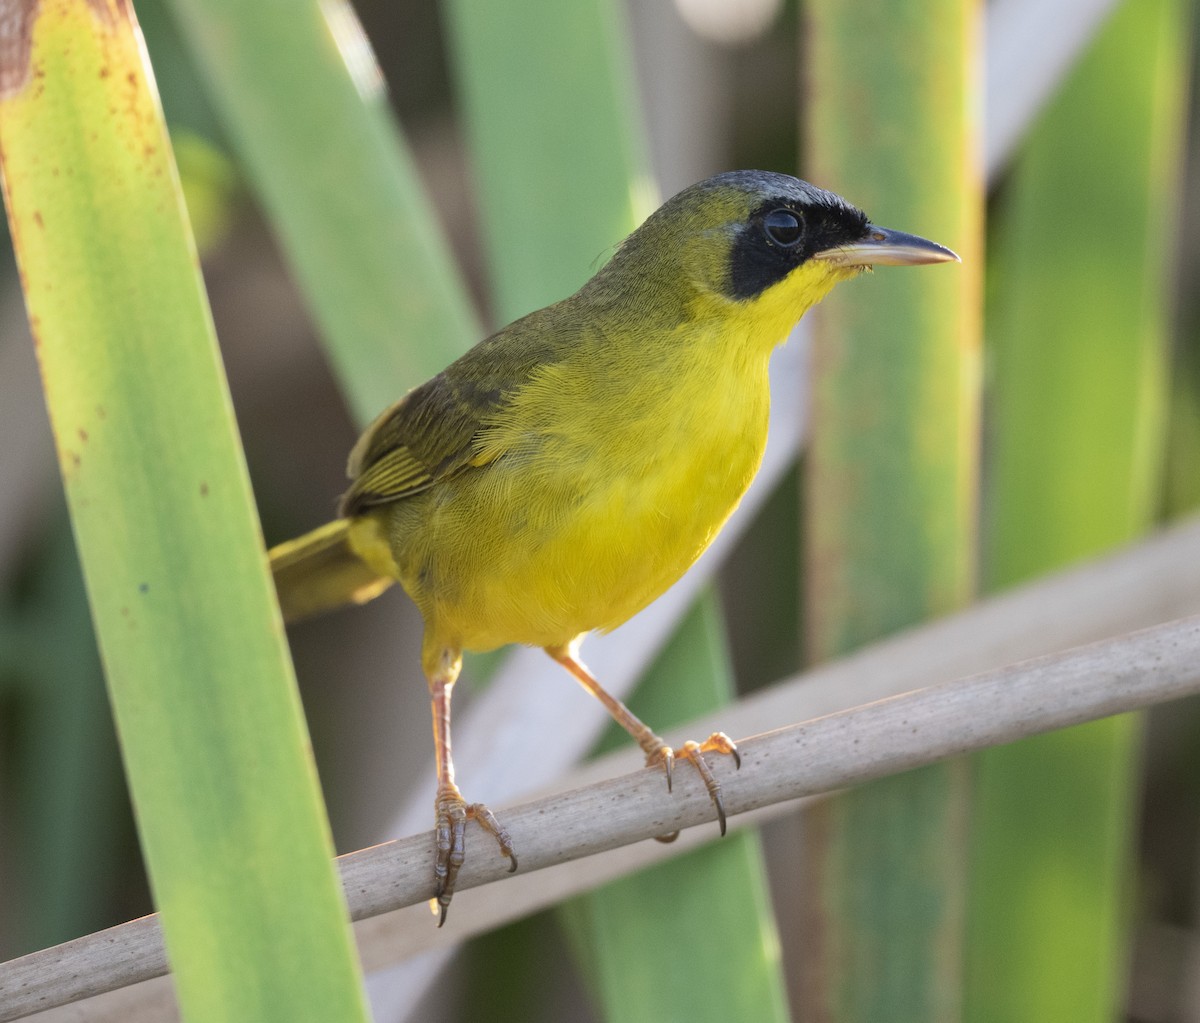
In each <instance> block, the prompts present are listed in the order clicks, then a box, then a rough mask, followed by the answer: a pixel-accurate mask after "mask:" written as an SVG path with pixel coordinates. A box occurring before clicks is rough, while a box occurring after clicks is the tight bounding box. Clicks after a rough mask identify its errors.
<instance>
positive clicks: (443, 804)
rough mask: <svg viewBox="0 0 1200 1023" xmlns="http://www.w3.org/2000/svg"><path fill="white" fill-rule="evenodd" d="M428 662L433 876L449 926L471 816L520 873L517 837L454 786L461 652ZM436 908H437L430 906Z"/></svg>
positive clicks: (440, 908) (443, 918)
mask: <svg viewBox="0 0 1200 1023" xmlns="http://www.w3.org/2000/svg"><path fill="white" fill-rule="evenodd" d="M432 661H433V663H432V664H427V668H426V673H427V676H428V680H429V695H430V699H431V701H432V704H433V748H434V755H435V757H436V759H437V780H438V786H437V797H436V798H435V799H434V807H435V810H436V818H435V821H436V823H435V838H436V845H437V853H436V856H435V859H434V865H433V874H434V879H435V881H436V885H437V889H436V890H437V896H436V898H435V900H434V903H435V904H436V906H437V909H436V912H438V926H439V927H441V926H442V924H444V923H445V922H446V911H447V910H448V909H449V908H450V900H451V899H452V898H453V897H454V886H455V883H456V882H457V881H458V871H459V868H460V867H462V865H463V860H464V859H466V828H467V821H468V820H471V819H472V818H473V819H475V820H476V821H478V822H479V824H480V826H481V827H482V828H483V829H484V830H485V831H487V832H488V833H490V834H491V836H492V837H493V838H494V839H495V840H496V844H497V845H499V846H500V852H501V853H502V854H503V855H505V856H507V857H508V858H509V860H510V861H511V862H512V866H511V867H509V873H512V872H513V871H514V870H516V869H517V857H516V856H515V855H514V853H513V844H512V839H511V838H509V836H508V832H507V831H505V830H504V828H503V827H501V825H500V822H499V821H497V820H496V818H495V816H494V815H493V814H492V811H491V810H489V809H488V808H487V807H486V806H484V805H483V803H468V802H467V801H466V800H464V799H463V797H462V793H461V792H460V791H459V790H458V786H457V785H455V784H454V758H453V756H452V754H451V751H450V696H451V694H452V693H453V691H454V683H455V682H456V681H457V680H458V673H459V671H460V670H461V669H462V655H461V654H460V653H459V652H458V651H456V650H444V651H441V652H440V653H438V654H437V655H435V657H434V658H432ZM431 905H432V904H431Z"/></svg>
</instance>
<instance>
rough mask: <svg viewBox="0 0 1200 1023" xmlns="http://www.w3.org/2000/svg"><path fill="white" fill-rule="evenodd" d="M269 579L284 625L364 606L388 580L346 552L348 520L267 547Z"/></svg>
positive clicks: (349, 550) (348, 540)
mask: <svg viewBox="0 0 1200 1023" xmlns="http://www.w3.org/2000/svg"><path fill="white" fill-rule="evenodd" d="M269 557H270V559H271V573H272V575H274V577H275V590H276V592H277V593H278V595H279V606H280V608H282V610H283V618H284V621H286V622H295V621H298V620H300V619H301V618H308V617H309V616H310V615H316V614H321V613H322V612H324V611H332V610H333V609H334V608H337V607H341V606H342V605H343V604H365V603H366V602H367V601H368V600H372V599H374V598H375V597H377V596H379V594H381V593H382V592H383V591H384V590H386V589H387V588H388V587H389V586H391V585H392V582H393V580H392V579H390V578H389V577H387V576H384V575H380V574H379V573H378V572H376V571H375V570H374V569H373V568H371V567H369V566H368V565H367V564H366V563H365V562H364V561H363V560H362V559H361V558H360V557H359V556H358V555H357V554H356V553H355V552H354V550H353V549H352V548H351V546H350V520H349V519H335V520H334V521H333V522H330V523H327V524H326V525H324V526H321V527H320V528H319V529H314V530H313V531H312V532H311V533H305V534H304V535H303V536H301V537H297V538H296V539H295V540H289V541H288V542H287V543H281V544H280V545H279V546H278V547H272V548H271V551H270V554H269Z"/></svg>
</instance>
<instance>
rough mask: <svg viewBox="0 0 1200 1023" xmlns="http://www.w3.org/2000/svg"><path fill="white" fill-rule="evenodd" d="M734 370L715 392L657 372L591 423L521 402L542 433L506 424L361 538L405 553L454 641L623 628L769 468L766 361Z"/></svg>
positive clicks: (476, 645)
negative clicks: (698, 394)
mask: <svg viewBox="0 0 1200 1023" xmlns="http://www.w3.org/2000/svg"><path fill="white" fill-rule="evenodd" d="M722 369H723V370H725V372H724V374H723V376H724V379H722V378H721V377H717V378H715V379H714V378H713V377H712V376H711V374H705V373H704V368H703V367H695V370H696V373H697V378H698V379H699V378H701V377H702V376H703V377H704V380H705V387H706V389H707V391H706V397H705V400H703V401H701V402H697V401H696V399H695V393H694V391H693V392H692V393H691V394H690V395H689V394H688V393H681V390H684V391H686V388H685V389H681V388H680V387H679V386H678V385H679V381H678V380H677V379H675V380H672V379H667V378H664V379H663V380H662V381H661V382H660V384H661V386H655V382H654V381H646V380H645V379H642V380H641V381H640V386H639V387H638V389H637V390H638V393H639V395H640V397H641V399H642V400H641V401H640V403H639V404H638V405H637V406H636V407H629V406H625V407H622V406H620V405H619V404H618V405H616V406H615V407H609V408H608V409H607V410H606V412H605V416H606V418H605V419H604V420H603V421H601V419H600V418H599V415H600V414H599V411H597V415H595V416H587V417H583V419H584V421H585V422H586V423H587V427H586V428H585V429H578V428H577V426H578V424H579V422H580V416H579V415H578V414H571V415H568V416H565V417H564V421H565V422H569V423H570V424H572V427H571V428H570V429H558V428H556V427H555V426H554V425H553V424H547V423H546V418H547V416H548V415H549V413H548V412H547V411H546V410H545V409H531V408H525V409H521V410H519V413H520V415H519V419H520V420H521V421H526V422H527V421H531V417H532V421H537V422H541V423H542V429H540V430H538V431H530V430H525V431H524V432H522V434H521V436H519V437H516V436H497V437H495V438H493V439H494V440H495V442H496V443H497V444H500V445H502V450H504V451H505V454H503V455H501V456H500V457H497V458H496V459H495V460H494V461H492V462H490V463H489V464H487V465H485V466H483V467H481V468H478V469H470V470H467V471H465V472H463V473H460V474H459V475H457V476H455V477H453V478H452V479H449V480H446V481H444V482H443V483H440V484H438V485H437V486H436V487H434V488H432V489H431V490H429V491H427V492H425V493H422V494H418V495H415V496H414V497H412V498H408V499H406V500H403V501H399V502H397V503H395V504H394V505H389V506H386V507H384V508H381V509H379V510H378V511H376V512H374V513H372V517H370V518H368V519H366V520H364V521H363V523H362V525H361V526H360V527H359V529H358V534H359V537H358V544H357V545H358V546H359V548H360V549H363V548H371V549H374V550H375V551H376V552H377V554H376V557H374V558H371V560H372V562H373V563H382V562H383V561H384V560H385V559H390V560H392V568H391V571H392V573H393V574H395V575H396V576H397V578H399V580H400V582H401V584H402V585H403V586H404V588H405V589H406V590H407V591H408V593H409V595H410V596H411V597H412V598H413V600H414V601H415V602H416V604H417V606H418V607H419V608H420V610H421V612H422V614H423V616H424V618H425V622H426V630H427V638H431V637H436V640H435V641H436V642H438V643H441V644H445V645H448V646H457V647H461V648H464V649H469V650H488V649H493V648H495V647H497V646H501V645H504V644H507V643H524V644H529V645H534V646H556V645H560V644H563V643H567V642H569V641H570V640H572V639H574V638H575V637H576V636H578V635H580V634H582V633H585V632H589V631H592V630H596V629H600V630H607V629H612V628H615V627H616V626H618V625H620V624H622V623H623V622H625V621H626V620H627V619H629V618H630V617H631V616H632V615H634V614H636V613H637V612H638V611H640V610H641V609H642V608H644V607H645V606H646V605H647V604H649V603H650V602H651V601H653V600H654V599H655V598H656V597H658V596H659V595H660V594H661V593H662V592H663V591H664V590H666V589H667V588H668V587H669V586H670V585H671V584H672V583H674V582H675V581H676V580H677V579H678V578H679V577H680V576H681V575H682V574H683V573H684V572H685V571H686V570H687V569H688V567H689V566H690V565H691V564H692V563H693V562H694V561H695V560H696V558H697V557H698V556H699V555H700V554H701V553H702V552H703V551H704V549H705V548H706V547H707V546H708V545H709V543H710V542H711V541H712V539H713V537H714V536H715V535H716V534H717V532H718V531H719V530H720V528H721V526H722V525H723V524H724V522H725V520H726V519H727V518H728V516H729V515H730V513H731V512H732V511H733V510H734V508H736V507H737V504H738V501H739V500H740V499H741V497H742V494H743V493H745V490H746V488H747V487H748V486H749V484H750V481H751V480H752V479H753V478H754V474H755V473H756V472H757V470H758V466H759V463H760V461H761V458H762V451H763V447H764V445H765V442H766V432H767V417H768V405H769V395H768V389H767V367H766V357H765V355H764V356H763V357H762V358H760V359H757V360H746V361H745V362H744V363H739V365H738V366H737V367H736V369H737V371H738V372H739V373H741V374H742V376H741V377H739V378H738V379H730V378H729V370H730V367H729V366H728V365H725V366H723V367H722ZM569 371H570V367H567V368H566V369H565V370H564V371H563V372H564V373H566V374H568V375H569ZM588 386H589V385H588V382H587V381H581V382H580V383H579V389H578V390H577V393H572V381H570V380H569V379H566V380H563V379H559V380H555V381H551V382H550V384H549V385H548V387H547V388H546V395H548V396H549V397H546V398H545V402H547V403H550V404H551V405H555V406H560V405H561V404H562V403H568V404H569V403H572V402H581V401H588V400H590V399H591V398H592V397H593V396H592V395H591V394H589V393H588V392H587V391H586V388H587V387H588ZM536 397H537V396H536V395H535V396H534V398H536ZM532 400H533V399H531V401H532ZM612 400H614V399H613V398H612V396H611V395H610V396H609V398H608V401H609V403H610V405H611V402H612Z"/></svg>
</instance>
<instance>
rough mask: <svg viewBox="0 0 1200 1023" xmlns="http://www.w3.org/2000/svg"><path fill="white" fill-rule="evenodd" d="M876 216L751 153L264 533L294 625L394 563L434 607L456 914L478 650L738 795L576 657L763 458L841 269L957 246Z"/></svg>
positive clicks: (932, 259)
mask: <svg viewBox="0 0 1200 1023" xmlns="http://www.w3.org/2000/svg"><path fill="white" fill-rule="evenodd" d="M957 258H958V257H957V256H956V255H955V254H954V253H953V252H951V251H950V250H949V249H946V248H943V247H942V246H940V245H937V244H935V243H933V242H930V241H927V240H925V239H923V238H918V237H915V236H913V235H908V234H902V233H900V232H898V231H890V230H887V229H885V228H882V227H877V226H875V225H873V224H872V223H871V222H870V221H869V220H868V219H867V217H866V215H865V214H864V213H863V212H862V211H861V210H858V209H856V208H855V207H854V206H852V205H850V204H849V203H848V202H846V201H845V200H844V199H842V198H840V197H839V196H837V195H834V194H833V193H831V192H826V191H823V190H822V189H819V188H816V187H814V186H813V185H810V184H808V183H807V182H804V181H799V180H797V179H796V178H792V177H789V176H787V175H784V174H773V173H767V172H763V171H736V172H732V173H728V174H719V175H717V176H716V177H712V178H709V179H707V180H705V181H701V182H700V183H699V184H696V185H692V186H691V187H690V188H687V189H685V190H684V191H682V192H680V193H679V194H678V195H676V196H675V197H674V198H672V199H670V200H668V201H667V202H666V203H665V204H663V206H662V207H660V208H659V209H658V211H657V212H655V213H654V214H652V215H651V216H650V217H649V218H648V219H647V220H646V222H645V223H644V224H642V226H641V227H639V228H638V229H637V230H636V231H634V232H633V234H631V235H630V236H629V237H628V238H627V239H626V240H625V241H624V242H623V243H622V244H621V246H620V247H619V248H618V249H617V251H616V253H615V254H614V255H613V257H612V258H611V259H610V260H609V262H608V263H607V264H606V265H605V266H604V267H603V268H601V269H600V270H599V271H598V272H597V273H596V274H595V276H593V277H592V278H591V280H589V281H588V282H587V283H586V284H585V285H584V286H583V287H582V288H581V289H580V290H579V291H578V292H576V293H575V294H574V295H572V296H571V297H569V298H566V299H564V300H562V301H561V302H557V303H555V304H554V305H551V306H548V307H547V308H545V309H541V310H538V311H537V312H535V313H531V314H530V315H528V316H525V317H523V318H522V319H520V320H517V321H516V322H515V323H512V324H510V325H509V326H507V327H505V328H504V329H503V330H501V331H499V332H497V333H496V334H493V335H492V336H491V337H489V338H487V339H486V340H484V341H482V342H480V343H479V344H478V345H476V346H475V347H474V348H472V349H471V350H470V351H469V352H467V354H466V355H464V356H463V357H462V358H460V359H458V360H457V361H455V362H454V363H452V364H451V365H450V366H448V367H447V368H446V369H445V370H443V371H442V372H441V373H439V374H438V375H437V376H435V377H434V378H433V379H432V380H428V381H426V382H425V383H424V384H422V385H421V386H420V387H417V388H415V389H414V390H412V391H410V392H409V393H408V394H406V395H405V396H404V397H403V398H401V399H400V400H399V401H398V402H396V404H395V405H393V406H392V407H391V408H389V409H387V410H386V411H385V412H384V413H383V414H382V415H380V416H379V418H378V419H376V420H375V422H374V423H372V424H371V426H370V427H369V428H368V429H367V431H366V432H365V433H364V434H363V436H362V438H361V439H360V440H359V441H358V443H357V444H356V445H355V447H354V450H353V451H352V452H351V453H350V462H349V468H348V473H349V476H350V479H351V481H352V482H351V484H350V489H349V490H348V491H347V492H346V494H345V495H344V496H343V497H342V501H341V507H340V513H341V516H342V517H341V518H339V519H337V520H336V521H334V522H332V523H330V524H328V525H326V526H324V527H322V528H320V529H317V530H315V531H313V532H312V533H309V534H307V535H305V536H302V537H300V538H299V539H297V540H293V541H291V542H289V543H285V544H282V545H281V546H279V547H276V548H275V549H274V550H272V551H271V567H272V570H273V572H274V574H275V582H276V586H277V588H278V591H279V597H280V604H281V606H282V608H283V611H284V614H285V616H286V617H287V618H288V619H289V620H294V619H296V618H300V617H304V616H305V615H308V614H313V613H316V612H318V611H322V610H325V609H327V608H331V607H335V606H338V605H340V604H343V603H347V602H362V601H365V600H369V599H370V598H372V597H374V596H375V595H377V594H378V593H380V592H381V591H382V590H383V589H385V588H386V587H387V586H389V585H390V584H391V583H392V582H393V581H399V582H400V584H401V586H403V587H404V589H405V590H406V591H407V593H408V595H409V596H410V597H411V598H412V599H413V601H414V603H415V604H416V605H417V607H418V608H419V609H420V612H421V615H422V617H423V618H424V622H425V634H424V641H423V643H422V649H421V664H422V667H423V668H424V672H425V677H426V679H427V681H428V684H429V691H430V696H431V699H432V703H433V732H434V747H435V754H436V760H437V777H438V788H437V797H436V804H435V805H436V810H435V821H436V844H437V850H436V855H435V863H434V875H435V882H436V891H437V902H438V904H439V905H440V907H441V915H440V920H439V923H440V922H444V920H445V915H446V909H447V907H448V906H449V904H450V900H451V897H452V896H453V894H454V887H455V881H456V878H457V875H458V871H459V868H460V866H461V865H462V862H463V859H464V856H465V825H466V822H467V820H469V819H475V820H477V821H478V822H479V823H480V824H481V825H482V826H483V827H484V828H485V829H486V830H487V831H489V832H490V833H491V834H492V836H493V837H494V838H495V840H496V841H497V843H498V844H499V847H500V851H501V853H503V855H505V856H507V857H508V858H509V859H510V861H511V863H512V866H511V869H512V870H515V869H516V866H517V860H516V856H515V853H514V850H513V846H512V842H511V840H510V839H509V837H508V834H507V833H506V832H505V831H504V829H503V828H502V827H501V826H500V824H499V823H498V822H497V820H496V818H495V817H494V816H493V815H492V813H491V812H490V811H489V810H488V809H487V807H485V806H483V805H482V804H479V803H476V804H468V803H467V802H466V801H465V800H464V799H463V797H462V794H461V793H460V791H459V789H458V786H457V785H456V784H455V780H454V764H453V761H452V759H451V755H450V694H451V690H452V689H453V687H454V683H455V680H456V679H457V678H458V674H459V669H460V667H461V664H462V651H463V650H491V649H494V648H496V647H499V646H502V645H505V644H508V643H524V644H527V645H530V646H538V647H541V648H543V649H544V650H545V651H546V652H547V653H548V654H549V655H550V656H551V657H553V658H554V659H555V660H556V661H558V662H559V663H560V664H562V665H563V666H564V667H565V668H566V669H567V670H568V671H569V672H570V673H571V674H572V675H574V676H575V678H576V679H578V680H579V681H580V682H581V683H582V684H583V686H584V687H585V688H586V689H587V690H588V691H589V692H591V693H592V694H593V695H595V696H596V697H597V698H599V699H600V700H601V702H602V703H603V704H604V706H605V707H606V708H607V709H608V711H609V713H611V714H612V716H613V717H614V718H615V719H616V720H617V721H618V722H619V723H620V724H621V725H622V726H623V727H624V728H626V729H627V730H628V731H629V733H630V734H631V735H632V736H633V737H634V739H636V740H637V742H638V744H639V745H640V746H641V747H642V749H644V750H645V751H646V759H647V763H649V764H655V763H661V764H663V766H664V768H665V770H666V776H667V782H668V785H669V784H670V780H671V767H672V762H673V760H674V759H675V758H676V757H679V758H685V759H687V760H688V761H689V762H690V763H691V764H693V765H694V766H695V768H696V769H697V770H698V771H699V772H700V774H701V776H702V777H703V779H704V781H705V784H706V785H707V787H708V790H709V794H710V795H711V797H712V800H713V802H714V804H715V805H716V809H717V814H718V819H719V820H720V824H721V830H722V833H724V830H725V811H724V806H723V805H722V800H721V793H720V787H719V785H718V784H717V783H716V780H715V779H714V777H713V775H712V772H711V770H710V769H709V766H708V764H707V763H706V762H705V758H704V754H705V753H706V752H720V753H728V754H732V755H733V756H735V757H736V755H737V751H736V748H735V746H734V744H733V743H732V742H731V741H730V740H729V739H728V738H726V737H725V736H724V735H723V734H721V733H717V734H715V735H713V736H711V737H710V738H709V739H708V740H707V741H705V742H704V743H694V742H691V743H687V744H686V745H685V746H684V747H682V748H681V749H680V750H672V749H671V748H670V747H669V746H667V745H666V744H665V743H664V742H663V740H662V739H660V738H659V737H658V736H657V735H656V734H655V733H654V732H653V731H652V730H651V729H650V728H649V727H647V726H646V725H645V724H643V723H642V722H641V721H639V720H638V719H637V718H636V717H634V716H633V714H631V713H630V712H629V711H628V710H627V709H626V708H625V707H624V706H623V705H622V704H621V703H620V701H618V700H616V699H615V698H613V697H612V696H610V695H609V694H608V693H606V692H605V691H604V689H603V688H601V686H600V683H599V682H597V681H596V679H595V678H593V677H592V675H591V674H590V673H589V671H588V669H587V668H586V667H585V666H584V664H583V662H582V661H581V660H580V659H579V655H578V648H579V643H580V641H581V640H582V639H583V637H584V636H585V635H587V633H589V632H592V631H594V630H597V629H599V630H605V631H606V630H609V629H614V628H616V627H617V626H618V625H620V624H621V623H623V622H625V621H626V620H627V619H629V618H630V617H631V616H632V615H634V614H636V613H637V612H638V611H640V610H641V609H642V608H644V607H645V606H646V605H647V604H649V603H650V602H651V601H653V600H654V599H655V598H656V597H658V596H659V595H660V594H661V593H663V591H665V590H666V589H667V588H668V587H669V586H671V585H672V584H673V583H674V582H675V581H676V580H677V579H678V578H679V577H680V576H681V575H683V573H684V572H685V571H686V570H687V568H688V567H689V566H690V565H691V564H692V562H694V561H695V560H696V558H697V557H699V555H700V554H701V552H702V551H703V550H704V549H705V548H706V547H707V546H708V545H709V543H710V542H711V541H712V539H713V537H714V536H716V534H717V532H718V531H719V530H720V528H721V526H722V525H723V524H724V523H725V520H726V519H727V518H728V517H729V515H730V513H731V512H732V511H733V510H734V508H736V507H737V504H738V502H739V501H740V500H741V497H742V494H743V493H745V491H746V488H747V487H748V486H749V485H750V481H751V480H752V479H753V478H754V474H755V473H756V472H757V471H758V466H759V462H760V460H761V458H762V453H763V447H764V445H765V444H766V439H767V414H768V403H769V392H768V381H767V363H768V359H769V356H770V354H771V350H772V349H773V348H774V347H775V346H776V345H777V344H779V343H780V342H781V341H783V340H784V339H785V338H786V337H787V335H788V332H789V331H790V330H791V328H792V326H793V325H794V324H795V323H796V321H797V320H799V319H800V317H801V316H803V315H804V313H805V312H806V311H807V310H808V309H809V308H810V307H811V306H813V305H814V304H815V303H817V302H819V301H820V300H821V299H822V298H823V297H824V296H825V295H826V294H827V293H828V292H829V290H830V289H831V288H832V287H833V286H834V285H835V284H837V283H838V282H839V281H843V280H847V279H848V278H850V277H853V276H855V275H856V274H858V273H860V272H861V271H863V270H864V269H867V268H869V267H871V266H873V265H876V264H881V263H889V264H904V265H911V264H920V263H940V262H946V261H949V260H957Z"/></svg>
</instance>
